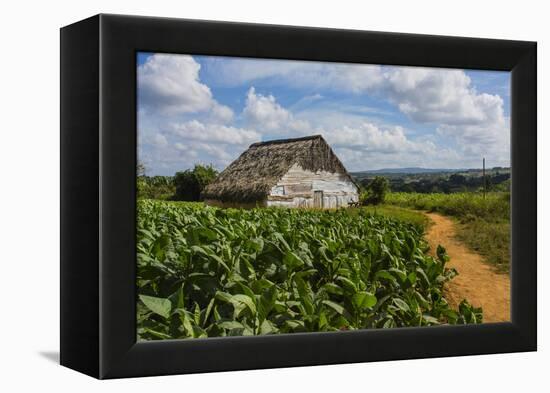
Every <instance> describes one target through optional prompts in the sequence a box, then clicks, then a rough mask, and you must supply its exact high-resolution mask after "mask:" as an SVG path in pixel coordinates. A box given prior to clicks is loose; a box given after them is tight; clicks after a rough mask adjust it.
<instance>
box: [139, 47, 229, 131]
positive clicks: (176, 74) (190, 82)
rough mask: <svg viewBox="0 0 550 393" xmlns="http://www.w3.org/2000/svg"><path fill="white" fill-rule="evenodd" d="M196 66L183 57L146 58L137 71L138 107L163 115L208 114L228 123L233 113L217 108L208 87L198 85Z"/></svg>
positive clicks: (157, 55)
mask: <svg viewBox="0 0 550 393" xmlns="http://www.w3.org/2000/svg"><path fill="white" fill-rule="evenodd" d="M200 67H201V66H200V64H199V63H197V62H196V61H195V60H194V59H193V58H192V57H191V56H187V55H170V54H155V55H152V56H150V57H149V58H148V59H147V61H146V62H145V63H144V64H142V65H140V66H139V67H138V71H137V78H138V99H139V104H140V107H141V108H143V109H149V110H150V111H152V112H153V113H158V114H163V115H177V114H182V113H197V112H211V113H212V115H213V116H214V117H215V118H217V119H218V120H219V121H221V122H228V121H230V120H231V119H232V117H233V112H232V111H231V109H230V108H228V107H226V106H223V105H220V104H219V103H218V102H217V101H216V100H215V99H214V98H213V97H212V92H211V91H210V88H209V87H208V86H206V85H205V84H203V83H201V81H200V79H199V70H200Z"/></svg>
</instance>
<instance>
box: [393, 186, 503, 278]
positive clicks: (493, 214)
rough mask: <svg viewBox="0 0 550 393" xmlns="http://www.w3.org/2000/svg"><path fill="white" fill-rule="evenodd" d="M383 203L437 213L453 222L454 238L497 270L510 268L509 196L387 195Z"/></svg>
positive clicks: (462, 194) (468, 194)
mask: <svg viewBox="0 0 550 393" xmlns="http://www.w3.org/2000/svg"><path fill="white" fill-rule="evenodd" d="M386 203H387V204H390V205H395V206H399V207H404V208H411V209H418V210H425V211H430V212H437V213H441V214H444V215H447V216H451V217H454V218H456V219H457V222H458V225H457V227H458V228H457V229H458V233H457V237H458V238H459V239H460V240H462V241H464V242H465V243H466V244H467V245H468V247H470V248H471V249H472V250H474V251H476V252H478V253H479V254H481V255H483V256H484V257H485V259H486V260H487V261H488V262H490V263H492V264H493V265H495V266H496V267H497V268H498V269H499V270H501V271H504V272H507V271H508V270H509V265H510V194H509V193H507V192H490V193H488V194H487V195H486V196H485V197H483V194H481V193H473V192H464V193H455V194H439V193H432V194H420V193H403V192H398V193H389V194H388V195H387V196H386Z"/></svg>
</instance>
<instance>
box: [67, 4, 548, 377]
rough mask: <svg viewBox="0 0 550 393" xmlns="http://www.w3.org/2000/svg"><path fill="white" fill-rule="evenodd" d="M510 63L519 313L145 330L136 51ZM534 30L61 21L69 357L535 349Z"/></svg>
mask: <svg viewBox="0 0 550 393" xmlns="http://www.w3.org/2000/svg"><path fill="white" fill-rule="evenodd" d="M138 51H149V52H166V53H186V54H200V55H220V56H221V55H223V56H240V57H259V58H280V59H296V60H318V61H336V62H346V63H371V64H372V63H374V64H387V65H409V66H429V67H452V68H464V69H483V70H506V71H511V155H512V178H513V181H512V193H511V195H512V196H511V198H512V205H511V206H512V212H511V216H512V221H511V223H512V245H511V250H512V251H511V252H512V262H511V288H512V294H511V303H512V304H511V308H512V316H511V322H508V323H489V324H481V325H466V326H440V327H422V328H396V329H382V330H362V331H346V332H338V333H304V334H301V333H295V334H285V335H273V336H262V337H224V338H208V339H194V340H167V341H159V342H145V343H136V312H135V309H136V287H135V274H136V236H135V228H136V225H135V221H136V191H135V190H136V52H138ZM536 70H537V69H536V43H535V42H522V41H507V40H494V39H477V38H461V37H441V36H427V35H413V34H397V33H380V32H365V31H352V30H334V29H317V28H303V27H287V26H271V25H257V24H244V23H227V22H210V21H195V20H181V19H169V18H150V17H135V16H121V15H97V16H94V17H91V18H89V19H86V20H84V21H81V22H78V23H75V24H72V25H69V26H66V27H63V28H62V29H61V364H62V365H64V366H67V367H70V368H73V369H75V370H78V371H80V372H82V373H85V374H88V375H90V376H93V377H96V378H101V379H103V378H120V377H132V376H146V375H162V374H179V373H195V372H209V371H223V370H242V369H259V368H272V367H290V366H306V365H320V364H337V363H349V362H366V361H380V360H393V359H414V358H425V357H443V356H461V355H473V354H491V353H503V352H518V351H535V350H536V348H537V330H536V329H537V324H536V322H537V316H536V309H537V307H536V303H537V298H536V292H537V290H536V284H537V283H536V269H537V266H536V262H537V254H536V249H537V244H536V230H537V225H536V206H537V203H536V202H537V201H536V195H537V192H536V191H537V188H536V187H537V186H536V171H537V167H536V134H537V129H536V127H537V123H536V107H537V101H536V97H537V83H536Z"/></svg>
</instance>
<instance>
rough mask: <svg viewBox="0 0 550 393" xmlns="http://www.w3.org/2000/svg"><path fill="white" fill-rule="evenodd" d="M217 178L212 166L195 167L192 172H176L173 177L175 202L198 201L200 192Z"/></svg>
mask: <svg viewBox="0 0 550 393" xmlns="http://www.w3.org/2000/svg"><path fill="white" fill-rule="evenodd" d="M217 176H218V172H217V171H216V170H215V169H214V168H213V167H212V165H206V166H205V165H195V167H194V168H193V170H189V169H188V170H186V171H183V172H177V173H176V175H175V177H174V183H175V186H176V193H175V197H174V199H175V200H178V201H200V200H201V192H202V190H204V187H206V186H207V185H208V184H210V183H211V182H212V181H214V179H215V178H216V177H217Z"/></svg>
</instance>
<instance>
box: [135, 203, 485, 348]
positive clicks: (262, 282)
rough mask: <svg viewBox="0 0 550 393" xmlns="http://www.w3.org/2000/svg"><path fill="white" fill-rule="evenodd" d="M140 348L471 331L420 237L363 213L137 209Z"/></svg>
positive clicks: (474, 318) (174, 206) (440, 257)
mask: <svg viewBox="0 0 550 393" xmlns="http://www.w3.org/2000/svg"><path fill="white" fill-rule="evenodd" d="M137 224H138V231H137V287H138V290H137V293H138V296H137V299H136V301H137V321H138V331H137V333H138V337H139V339H141V340H155V339H182V338H204V337H219V336H235V335H265V334H277V333H294V332H325V331H327V332H328V331H339V330H355V329H369V328H392V327H404V326H430V325H439V324H457V323H479V322H481V321H482V312H481V309H478V308H474V307H472V306H471V305H470V304H468V302H467V301H465V300H464V301H463V302H462V304H461V305H460V307H459V309H458V310H453V309H451V307H450V306H449V304H448V303H447V301H446V300H445V298H444V296H443V293H442V287H443V285H444V283H445V282H447V281H449V280H451V279H452V278H453V277H454V276H455V275H456V274H457V273H456V271H455V270H454V269H448V268H446V267H445V264H446V262H447V260H448V256H447V255H446V253H445V249H444V248H443V247H441V246H439V247H438V249H437V257H432V256H430V255H428V254H427V251H428V246H427V244H426V242H425V241H424V239H423V237H422V229H421V228H419V227H415V226H414V225H412V224H408V223H405V222H402V221H398V220H394V219H389V218H386V217H383V216H380V215H376V214H372V213H370V212H366V211H363V210H359V212H354V214H350V213H349V212H348V210H346V209H339V210H325V211H322V210H298V209H283V208H263V209H251V210H244V209H218V208H213V207H206V206H204V205H203V204H195V203H173V202H160V201H151V200H141V201H138V223H137Z"/></svg>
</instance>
